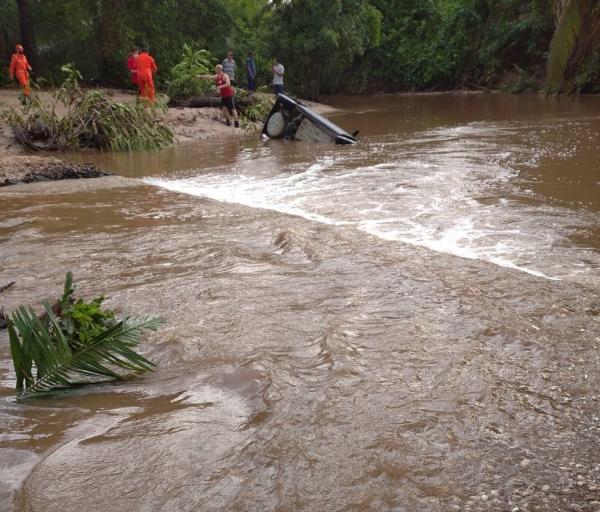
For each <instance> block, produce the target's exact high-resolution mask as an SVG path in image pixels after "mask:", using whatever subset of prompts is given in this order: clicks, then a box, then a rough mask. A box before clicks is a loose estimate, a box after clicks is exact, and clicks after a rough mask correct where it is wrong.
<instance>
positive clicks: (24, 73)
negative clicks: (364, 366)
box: [10, 53, 31, 96]
mask: <svg viewBox="0 0 600 512" xmlns="http://www.w3.org/2000/svg"><path fill="white" fill-rule="evenodd" d="M30 69H31V67H30V66H29V62H28V61H27V57H25V55H23V54H22V53H15V54H13V56H12V60H11V61H10V79H11V80H13V79H14V78H15V76H16V77H17V80H18V81H19V84H21V87H22V88H23V95H24V96H29V94H30V93H31V89H30V87H29V70H30Z"/></svg>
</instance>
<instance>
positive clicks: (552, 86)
mask: <svg viewBox="0 0 600 512" xmlns="http://www.w3.org/2000/svg"><path fill="white" fill-rule="evenodd" d="M554 13H555V17H556V30H555V32H554V36H553V37H552V42H551V44H550V52H549V54H548V92H550V93H559V92H572V91H573V89H574V80H573V79H574V78H575V75H576V74H577V71H578V70H579V69H580V67H581V65H582V64H583V63H584V62H585V61H586V60H587V59H588V58H589V57H590V56H591V55H592V53H593V52H594V51H595V50H596V49H597V48H598V47H599V46H600V3H599V2H598V1H597V0H554Z"/></svg>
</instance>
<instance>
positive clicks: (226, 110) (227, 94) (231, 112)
mask: <svg viewBox="0 0 600 512" xmlns="http://www.w3.org/2000/svg"><path fill="white" fill-rule="evenodd" d="M215 73H216V74H215V75H198V78H199V79H200V80H214V81H215V85H216V86H217V89H219V92H220V93H221V107H222V110H223V114H225V122H226V124H227V126H231V118H230V116H233V122H234V126H235V127H236V128H239V127H240V122H239V121H238V114H237V111H236V110H235V104H234V102H233V96H234V94H235V91H234V89H233V87H232V86H231V81H230V80H229V76H227V73H223V66H221V64H217V65H216V66H215Z"/></svg>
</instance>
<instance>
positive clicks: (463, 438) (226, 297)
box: [0, 94, 600, 512]
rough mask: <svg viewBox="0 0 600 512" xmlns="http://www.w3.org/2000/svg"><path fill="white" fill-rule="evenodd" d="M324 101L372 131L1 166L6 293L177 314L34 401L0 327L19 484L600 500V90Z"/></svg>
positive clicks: (103, 491)
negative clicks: (130, 367) (73, 289)
mask: <svg viewBox="0 0 600 512" xmlns="http://www.w3.org/2000/svg"><path fill="white" fill-rule="evenodd" d="M330 101H331V103H332V104H333V105H334V106H336V107H338V108H339V111H337V112H336V114H335V115H333V116H331V119H332V120H333V121H334V122H336V123H337V124H339V125H341V126H342V127H343V128H345V129H347V130H348V131H353V130H354V129H360V132H361V135H360V138H361V142H360V144H358V145H356V146H352V147H332V146H321V145H309V144H300V143H293V142H287V143H286V142H281V141H268V142H261V141H260V140H257V138H255V137H248V138H247V139H244V140H236V139H233V138H232V139H231V140H223V141H208V142H203V143H198V144H196V145H193V146H189V145H188V146H179V147H177V148H175V149H172V150H167V151H163V152H153V153H135V154H100V155H99V154H93V153H87V154H84V155H71V156H70V158H72V159H74V160H79V161H92V160H93V161H95V162H96V163H98V164H99V165H100V166H101V167H103V168H106V169H108V170H112V171H113V172H115V173H117V174H118V175H120V176H121V177H110V178H100V179H94V180H85V181H68V182H55V183H45V184H44V183H41V184H33V185H23V186H14V187H6V188H3V189H0V285H1V284H3V283H5V282H8V281H16V285H15V286H14V287H13V288H11V289H10V290H8V291H6V292H4V293H2V294H0V306H4V307H5V308H6V309H7V310H9V311H10V310H12V309H13V308H15V307H16V306H17V305H19V304H22V303H31V304H36V305H39V304H40V303H41V302H42V300H43V299H45V298H51V297H55V296H57V295H58V294H59V293H60V290H61V286H62V282H63V280H64V275H65V273H66V271H67V270H72V271H73V272H74V274H75V279H76V282H77V283H79V293H80V294H81V295H83V296H86V297H92V296H95V295H97V294H101V293H103V294H105V295H106V296H107V297H108V299H107V304H108V305H109V306H111V307H114V308H116V309H117V310H118V311H122V312H128V313H131V314H160V315H162V316H164V317H165V318H166V319H167V321H168V324H167V326H166V327H165V328H164V329H162V330H161V331H159V332H157V333H152V334H151V335H149V336H145V337H144V338H143V341H142V343H141V346H140V347H141V351H142V352H143V353H144V355H145V356H147V357H148V358H150V359H151V360H152V361H154V362H155V363H156V364H157V365H158V369H157V371H156V372H155V373H152V374H149V375H145V376H143V377H139V378H136V379H133V380H130V381H125V382H119V383H109V384H97V385H93V386H88V387H82V388H78V389H77V390H74V391H69V392H63V393H60V394H58V395H54V396H52V397H47V398H39V399H35V400H30V401H26V402H16V401H14V399H13V398H12V397H13V388H14V385H15V378H14V372H13V370H12V363H11V361H10V356H9V348H8V340H7V335H6V331H1V332H0V509H1V510H3V511H4V510H6V511H44V512H54V511H60V512H70V511H74V512H75V511H78V512H79V511H103V512H104V511H127V512H131V511H165V512H166V511H169V512H170V511H278V512H287V511H319V512H321V511H340V512H341V511H347V512H350V511H352V512H359V511H360V512H365V511H397V512H400V511H407V512H412V511H422V510H423V511H452V510H455V511H461V510H464V511H468V510H493V511H496V510H498V511H514V512H516V511H562V510H565V511H599V510H600V491H599V488H600V352H599V345H600V296H599V290H600V222H599V215H600V142H599V141H600V98H599V97H579V98H563V99H559V100H546V99H544V98H542V97H537V96H505V95H501V94H489V95H479V94H475V95H448V94H444V95H422V96H420V95H419V96H415V95H406V96H396V97H393V96H391V97H385V96H382V97H375V98H359V99H356V98H353V99H352V98H332V99H331V100H330Z"/></svg>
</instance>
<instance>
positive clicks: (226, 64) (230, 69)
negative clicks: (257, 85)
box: [221, 50, 237, 85]
mask: <svg viewBox="0 0 600 512" xmlns="http://www.w3.org/2000/svg"><path fill="white" fill-rule="evenodd" d="M221 65H222V66H223V72H224V73H225V74H226V75H227V76H228V77H229V80H230V81H231V85H236V82H235V71H236V67H237V66H236V64H235V60H233V52H232V51H231V50H229V51H228V52H227V57H225V58H224V59H223V62H222V63H221Z"/></svg>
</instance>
